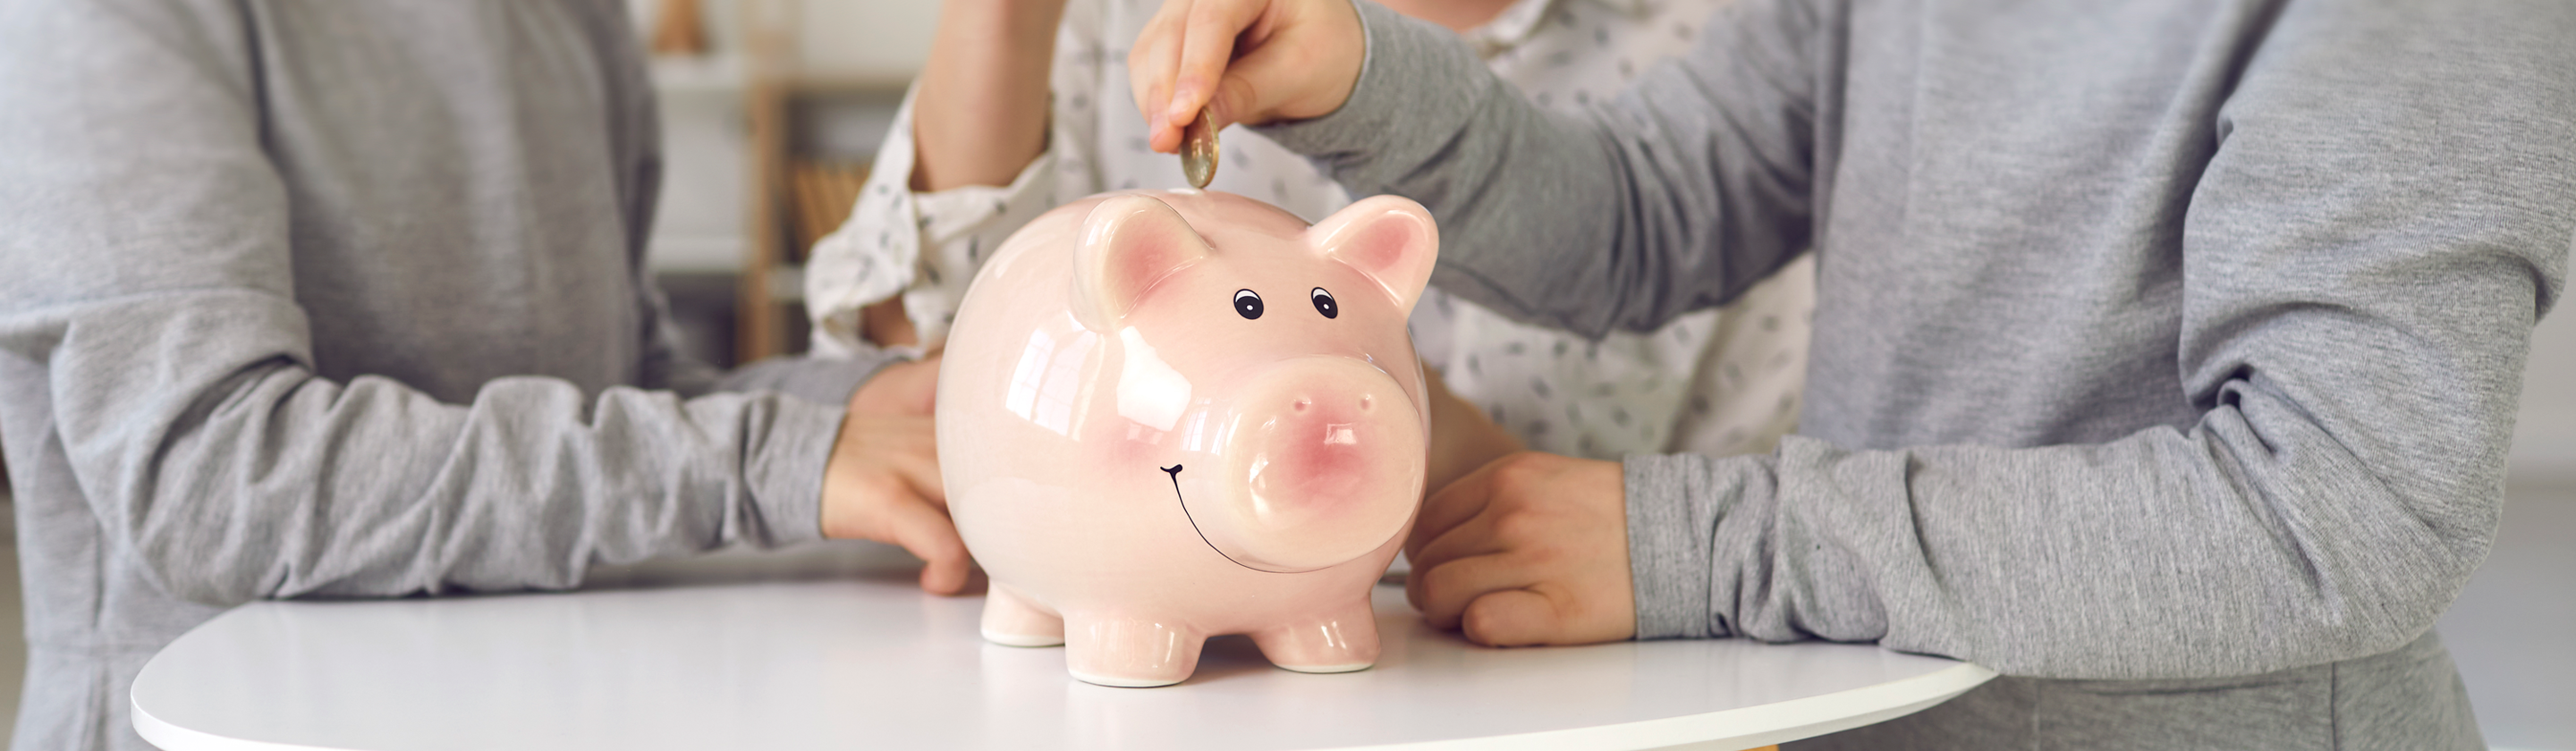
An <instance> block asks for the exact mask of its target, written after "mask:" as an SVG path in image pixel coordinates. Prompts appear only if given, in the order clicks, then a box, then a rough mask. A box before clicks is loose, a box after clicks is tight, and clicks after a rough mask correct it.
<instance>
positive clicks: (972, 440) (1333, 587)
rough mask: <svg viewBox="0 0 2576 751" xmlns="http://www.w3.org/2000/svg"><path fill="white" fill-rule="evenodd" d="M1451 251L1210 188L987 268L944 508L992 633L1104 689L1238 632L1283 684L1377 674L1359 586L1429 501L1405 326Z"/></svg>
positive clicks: (1417, 237) (1162, 197)
mask: <svg viewBox="0 0 2576 751" xmlns="http://www.w3.org/2000/svg"><path fill="white" fill-rule="evenodd" d="M1438 254H1439V238H1438V234H1437V231H1436V230H1435V229H1434V228H1433V225H1432V222H1431V217H1430V215H1429V214H1427V213H1425V212H1424V211H1423V209H1422V207H1421V206H1419V205H1417V204H1415V203H1413V202H1412V201H1408V200H1405V199H1402V198H1397V197H1393V196H1379V197H1375V198H1370V199H1367V200H1363V201H1360V202H1358V203H1355V204H1352V205H1351V206H1350V207H1349V208H1346V209H1343V210H1342V211H1341V212H1340V213H1336V214H1334V215H1333V216H1331V217H1329V218H1327V219H1325V220H1324V221H1323V222H1322V223H1320V224H1317V225H1315V226H1313V227H1308V226H1306V224H1305V222H1303V221H1301V220H1299V219H1297V218H1296V217H1295V216H1292V215H1290V214H1288V213H1287V212H1284V211H1281V210H1279V209H1277V208H1274V207H1271V206H1270V205H1268V204H1264V203H1261V202H1258V201H1254V200H1251V199H1247V198H1244V197H1241V196H1236V195H1232V194H1226V193H1201V192H1197V191H1171V192H1142V191H1140V192H1127V193H1113V194H1106V195H1101V196H1095V197H1092V198H1089V199H1086V200H1083V201H1080V202H1077V203H1074V204H1071V205H1068V206H1064V207H1062V208H1058V209H1056V210H1054V211H1052V212H1049V213H1047V214H1046V215H1044V216H1041V217H1039V218H1038V219H1037V220H1036V221H1034V222H1031V223H1030V224H1029V225H1028V226H1027V227H1026V228H1024V229H1022V230H1020V232H1019V233H1018V234H1015V235H1012V236H1011V239H1010V240H1009V241H1007V242H1005V243H1003V244H1002V247H1001V248H999V249H998V250H996V251H995V252H994V254H993V258H992V260H991V261H990V262H988V263H986V264H985V265H984V268H983V271H982V272H981V273H980V274H978V275H977V277H976V279H975V283H974V284H973V285H972V286H971V287H970V288H969V290H968V292H967V294H966V298H965V300H964V301H963V302H962V303H961V304H960V306H959V309H958V311H957V319H956V321H955V323H954V325H953V326H952V327H951V329H950V334H949V339H948V345H947V355H946V360H947V362H946V364H945V365H943V366H942V367H941V373H940V380H939V395H938V408H937V414H938V430H939V459H940V463H941V465H942V476H943V478H944V480H945V482H946V485H947V490H948V508H949V512H950V514H951V515H952V516H954V517H955V519H956V521H957V531H958V532H959V533H960V534H962V535H963V536H964V537H965V539H966V546H967V548H968V549H970V550H972V551H973V552H974V554H975V558H976V560H978V561H980V562H982V563H983V565H984V568H985V570H986V571H987V572H989V573H990V574H991V575H992V581H993V585H992V591H991V594H990V595H989V598H988V599H987V600H986V602H985V605H984V623H983V630H984V637H985V638H986V639H989V640H992V641H994V642H998V643H1002V644H1009V645H1015V646H1049V645H1055V644H1063V645H1065V647H1066V654H1065V663H1066V666H1067V667H1068V668H1070V669H1071V671H1072V672H1073V675H1074V677H1076V678H1080V679H1082V680H1084V681H1088V682H1091V683H1097V684H1102V685H1109V686H1163V685H1169V684H1173V683H1178V682H1180V681H1181V680H1182V679H1185V678H1188V677H1189V676H1190V673H1191V671H1193V670H1195V669H1196V668H1197V666H1198V654H1199V646H1200V644H1201V643H1202V642H1204V641H1205V640H1206V639H1207V637H1209V636H1212V635H1216V634H1234V633H1240V634H1250V635H1251V636H1252V639H1253V641H1254V643H1256V644H1258V645H1259V646H1260V647H1261V651H1262V654H1264V655H1266V656H1268V657H1269V658H1270V661H1271V662H1273V663H1276V664H1277V665H1279V666H1280V667H1283V668H1287V669H1289V670H1297V671H1304V672H1312V673H1332V672H1343V671H1351V670H1359V669H1362V668H1366V667H1368V666H1369V665H1370V664H1372V663H1374V662H1376V661H1377V655H1378V637H1377V629H1376V624H1375V620H1374V619H1373V618H1372V617H1371V614H1370V610H1369V588H1370V587H1371V586H1372V585H1373V583H1374V582H1375V581H1376V580H1377V578H1378V576H1379V575H1381V574H1382V573H1384V572H1385V570H1386V565H1387V562H1388V561H1389V560H1392V559H1393V558H1394V557H1395V552H1396V549H1397V547H1398V546H1399V545H1400V544H1401V543H1402V541H1403V539H1404V533H1405V531H1406V530H1407V528H1409V527H1410V526H1411V525H1412V523H1413V513H1414V510H1415V509H1416V507H1417V506H1418V505H1419V503H1418V502H1419V499H1420V498H1421V497H1422V483H1423V471H1424V455H1425V451H1424V441H1425V438H1426V436H1427V434H1428V432H1429V430H1430V422H1429V420H1430V412H1429V410H1428V409H1427V407H1426V405H1427V404H1428V402H1427V401H1426V400H1425V392H1424V391H1423V381H1422V369H1421V365H1420V364H1419V363H1418V362H1417V361H1416V360H1415V359H1414V356H1413V345H1412V340H1411V338H1410V337H1409V336H1408V335H1407V334H1406V333H1405V328H1404V322H1405V318H1406V316H1407V315H1408V314H1409V313H1411V312H1412V309H1413V304H1414V302H1415V300H1417V299H1418V298H1419V297H1420V295H1421V293H1422V285H1423V283H1424V282H1425V281H1426V280H1427V279H1428V277H1429V276H1430V274H1431V266H1432V262H1433V261H1434V260H1435V259H1436V258H1437V257H1438Z"/></svg>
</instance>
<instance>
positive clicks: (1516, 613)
mask: <svg viewBox="0 0 2576 751" xmlns="http://www.w3.org/2000/svg"><path fill="white" fill-rule="evenodd" d="M1622 471H1623V470H1622V469H1621V467H1620V464H1619V463H1618V462H1609V461H1598V460H1592V459H1575V458H1571V457H1564V456H1557V455H1554V454H1543V453H1538V452H1522V453H1518V454H1513V455H1511V456H1507V457H1503V458H1502V459H1500V460H1497V461H1495V462H1494V463H1492V464H1488V465H1485V467H1484V468H1483V469H1479V470H1477V471H1475V472H1474V473H1472V474H1469V475H1467V476H1466V477H1464V478H1461V479H1460V480H1458V481H1457V482H1456V483H1452V484H1451V485H1450V486H1449V487H1448V488H1445V489H1443V490H1441V491H1440V492H1439V493H1436V494H1433V495H1432V497H1431V500H1430V501H1428V502H1426V503H1424V504H1423V507H1422V516H1421V518H1420V520H1419V521H1417V522H1416V523H1415V524H1414V527H1413V536H1412V537H1411V538H1410V539H1407V540H1406V541H1405V547H1404V549H1405V553H1406V554H1407V555H1409V556H1411V558H1412V559H1413V574H1412V576H1410V577H1408V578H1407V581H1406V582H1405V595H1406V597H1407V599H1410V600H1411V601H1412V602H1413V606H1414V607H1415V608H1417V609H1420V610H1421V611H1422V617H1423V619H1424V620H1426V621H1429V622H1430V623H1431V625H1432V626H1434V627H1437V628H1443V629H1451V628H1457V629H1463V630H1464V631H1465V632H1466V634H1467V638H1468V640H1470V641H1474V642H1476V643H1478V644H1484V645H1487V646H1495V647H1511V646H1524V645H1533V644H1590V643H1593V642H1604V641H1617V640H1620V639H1627V638H1631V637H1634V636H1636V633H1637V604H1636V596H1635V594H1633V593H1632V591H1631V590H1630V584H1629V579H1628V509H1627V497H1626V493H1627V488H1626V485H1627V481H1626V478H1625V476H1624V475H1623V474H1622Z"/></svg>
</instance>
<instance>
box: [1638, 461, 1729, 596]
mask: <svg viewBox="0 0 2576 751" xmlns="http://www.w3.org/2000/svg"><path fill="white" fill-rule="evenodd" d="M1710 461H1711V460H1710V459H1709V458H1708V457H1705V456H1698V455H1693V454H1675V455H1669V456H1649V455H1633V456H1629V457H1628V458H1627V461H1626V463H1625V476H1626V478H1627V488H1628V492H1627V495H1628V576H1629V577H1630V581H1631V582H1633V586H1634V593H1635V595H1636V602H1637V638H1639V639H1669V638H1685V639H1697V638H1708V637H1718V636H1727V635H1728V634H1727V633H1725V632H1726V629H1725V628H1722V627H1720V626H1718V625H1717V624H1718V620H1719V619H1718V618H1716V617H1714V616H1713V615H1712V614H1713V613H1715V612H1716V611H1714V610H1713V609H1711V607H1710V602H1709V599H1710V593H1711V592H1713V591H1714V588H1713V587H1712V586H1711V585H1712V583H1713V582H1712V579H1713V578H1714V576H1715V572H1714V570H1713V569H1712V568H1711V555H1710V554H1711V545H1712V543H1713V542H1714V541H1715V540H1714V538H1715V537H1716V534H1717V522H1718V521H1719V520H1720V519H1724V518H1726V511H1727V509H1729V508H1732V507H1734V505H1735V501H1736V498H1737V496H1738V495H1739V494H1740V493H1739V492H1738V491H1740V490H1741V487H1730V488H1723V489H1721V488H1716V487H1710V486H1711V485H1712V483H1709V482H1707V481H1706V480H1707V478H1708V477H1709V475H1710V471H1709V470H1710V467H1709V466H1708V465H1709V463H1710ZM1721 490H1723V491H1724V492H1718V491H1721Z"/></svg>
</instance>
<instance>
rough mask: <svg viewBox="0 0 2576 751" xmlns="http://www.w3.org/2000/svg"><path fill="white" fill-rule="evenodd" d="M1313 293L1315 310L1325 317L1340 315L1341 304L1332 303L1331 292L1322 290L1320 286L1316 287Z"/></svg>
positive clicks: (1337, 316)
mask: <svg viewBox="0 0 2576 751" xmlns="http://www.w3.org/2000/svg"><path fill="white" fill-rule="evenodd" d="M1314 294H1315V312H1317V313H1322V314H1324V317H1325V318H1339V317H1341V315H1342V306H1339V305H1335V304H1333V293H1331V292H1326V291H1324V288H1322V287H1316V288H1315V292H1314Z"/></svg>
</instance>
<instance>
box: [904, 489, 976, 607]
mask: <svg viewBox="0 0 2576 751" xmlns="http://www.w3.org/2000/svg"><path fill="white" fill-rule="evenodd" d="M886 515H887V519H886V526H887V531H888V532H889V533H890V536H892V537H893V538H894V539H893V540H892V541H891V542H893V543H894V544H896V545H901V546H903V549H904V550H906V551H908V552H910V553H912V555H913V557H916V558H920V559H921V560H922V562H924V563H926V564H928V565H926V566H924V567H922V569H921V588H922V590H924V591H927V592H931V593H934V594H943V595H945V594H956V593H957V592H958V591H959V590H962V589H965V588H966V578H967V574H968V572H969V570H970V569H971V568H972V567H973V560H974V559H973V558H972V557H971V556H969V555H968V554H967V552H966V541H965V539H964V538H961V537H958V536H957V524H956V522H953V521H950V520H949V518H948V515H947V514H942V513H940V512H939V511H938V510H937V509H933V508H931V507H930V505H929V504H927V503H920V502H897V503H894V504H890V505H889V506H888V507H887V508H886Z"/></svg>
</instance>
